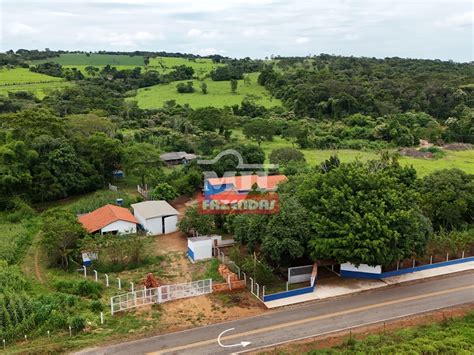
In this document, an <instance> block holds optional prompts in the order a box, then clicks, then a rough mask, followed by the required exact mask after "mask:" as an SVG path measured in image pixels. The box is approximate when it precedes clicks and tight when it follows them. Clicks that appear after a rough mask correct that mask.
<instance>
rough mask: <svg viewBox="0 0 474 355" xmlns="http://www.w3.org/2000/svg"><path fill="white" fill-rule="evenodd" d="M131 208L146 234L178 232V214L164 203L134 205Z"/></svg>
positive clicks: (145, 202)
mask: <svg viewBox="0 0 474 355" xmlns="http://www.w3.org/2000/svg"><path fill="white" fill-rule="evenodd" d="M132 208H133V214H134V216H135V218H136V219H137V220H138V222H139V223H140V224H141V225H142V227H143V229H145V230H146V231H147V234H152V235H158V234H167V233H173V232H176V231H177V230H178V226H177V224H178V216H179V212H178V211H176V210H175V209H174V208H173V207H172V206H171V205H170V204H169V203H168V202H166V201H144V202H139V203H134V204H132Z"/></svg>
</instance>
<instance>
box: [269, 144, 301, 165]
mask: <svg viewBox="0 0 474 355" xmlns="http://www.w3.org/2000/svg"><path fill="white" fill-rule="evenodd" d="M305 161H306V159H305V157H304V155H303V153H301V152H300V151H299V150H298V149H295V148H289V147H286V148H278V149H274V150H272V152H271V153H270V163H272V164H281V165H286V164H288V163H290V162H305Z"/></svg>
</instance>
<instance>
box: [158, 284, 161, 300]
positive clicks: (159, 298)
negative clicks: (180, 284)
mask: <svg viewBox="0 0 474 355" xmlns="http://www.w3.org/2000/svg"><path fill="white" fill-rule="evenodd" d="M158 303H161V287H158Z"/></svg>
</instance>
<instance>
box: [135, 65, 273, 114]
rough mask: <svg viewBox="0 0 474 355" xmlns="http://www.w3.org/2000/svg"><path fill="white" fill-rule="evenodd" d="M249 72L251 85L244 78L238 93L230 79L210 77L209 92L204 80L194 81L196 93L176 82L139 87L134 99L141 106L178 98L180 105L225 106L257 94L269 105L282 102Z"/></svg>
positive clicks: (151, 105)
mask: <svg viewBox="0 0 474 355" xmlns="http://www.w3.org/2000/svg"><path fill="white" fill-rule="evenodd" d="M249 75H250V79H251V84H250V85H249V86H246V85H245V84H244V81H243V80H239V85H238V88H237V93H236V94H233V93H232V92H231V91H230V83H229V82H228V81H213V80H210V79H206V80H205V83H206V84H207V88H208V94H207V95H203V94H202V93H201V88H200V82H199V81H198V80H194V81H193V82H194V88H195V89H196V91H195V92H194V93H192V94H179V93H178V92H177V91H176V85H177V84H178V83H179V82H173V83H170V84H160V85H155V86H152V87H149V88H143V89H139V90H138V93H137V96H136V97H133V98H131V100H136V101H137V102H138V105H139V106H140V107H141V108H148V109H150V108H159V107H162V106H163V103H164V102H165V101H168V100H176V102H177V103H178V104H181V105H183V104H189V105H190V106H191V107H194V108H196V107H206V106H215V107H224V106H232V105H237V104H240V103H241V102H242V100H243V99H244V98H245V96H247V95H249V96H253V97H255V99H256V100H255V101H256V102H257V103H258V104H260V105H263V106H265V107H272V106H279V105H281V102H280V100H278V99H274V98H272V96H271V95H270V94H269V93H268V92H267V91H266V90H265V88H264V87H263V86H260V85H259V84H258V83H257V77H258V73H252V74H249ZM185 82H186V81H185Z"/></svg>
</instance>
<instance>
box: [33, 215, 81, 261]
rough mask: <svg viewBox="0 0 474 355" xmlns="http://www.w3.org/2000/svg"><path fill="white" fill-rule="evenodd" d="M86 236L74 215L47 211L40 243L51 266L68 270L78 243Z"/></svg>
mask: <svg viewBox="0 0 474 355" xmlns="http://www.w3.org/2000/svg"><path fill="white" fill-rule="evenodd" d="M85 235H86V231H85V229H84V228H83V226H82V225H81V224H80V223H79V221H78V220H77V217H76V215H74V214H73V213H71V212H68V211H65V210H61V209H52V210H49V211H47V212H46V213H45V215H44V218H43V227H42V229H41V240H40V243H41V246H42V248H43V250H44V253H45V256H46V257H47V259H48V262H49V264H50V265H51V266H60V267H62V268H65V269H66V268H68V267H69V262H70V259H71V257H72V256H73V254H74V253H75V252H76V250H75V249H76V247H77V245H78V241H79V240H80V239H81V238H83V237H84V236H85Z"/></svg>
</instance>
